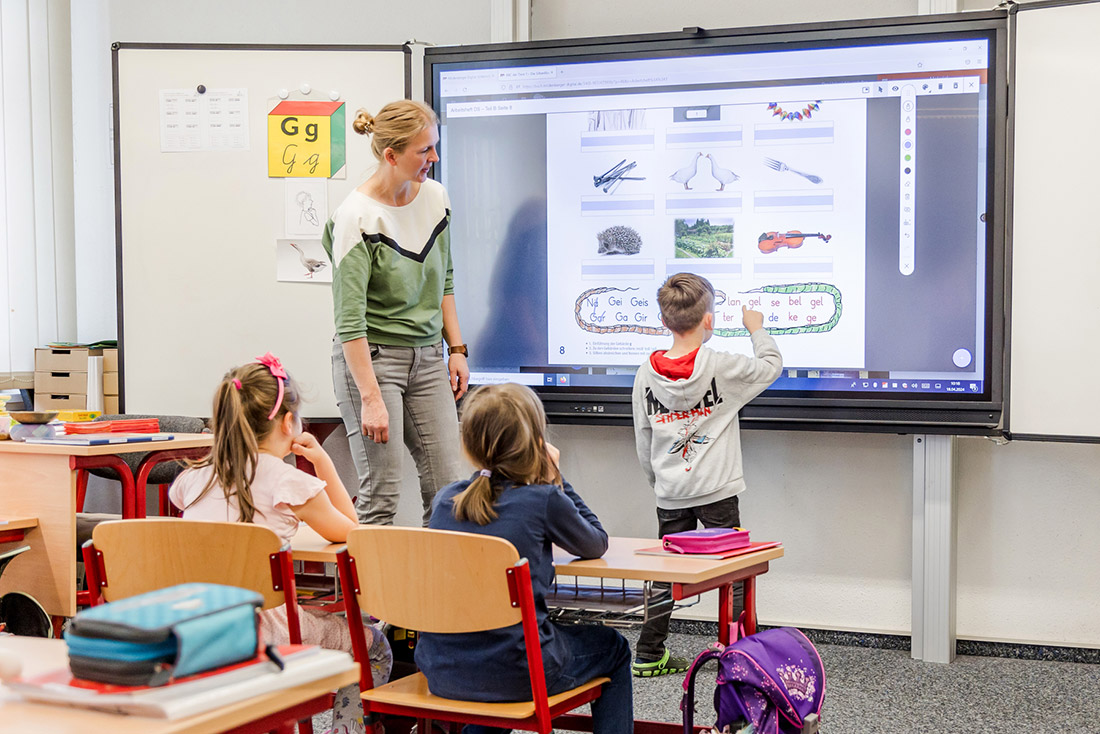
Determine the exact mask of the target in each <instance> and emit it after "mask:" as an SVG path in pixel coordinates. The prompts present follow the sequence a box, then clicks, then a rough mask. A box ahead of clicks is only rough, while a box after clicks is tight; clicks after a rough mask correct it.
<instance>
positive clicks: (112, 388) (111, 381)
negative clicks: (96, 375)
mask: <svg viewBox="0 0 1100 734" xmlns="http://www.w3.org/2000/svg"><path fill="white" fill-rule="evenodd" d="M103 394H104V395H118V373H117V372H104V373H103Z"/></svg>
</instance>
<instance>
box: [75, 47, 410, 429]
mask: <svg viewBox="0 0 1100 734" xmlns="http://www.w3.org/2000/svg"><path fill="white" fill-rule="evenodd" d="M114 63H115V145H116V148H115V149H116V162H115V166H116V168H115V186H116V206H117V213H116V216H117V219H118V221H117V237H118V258H119V262H118V277H119V291H118V295H119V299H120V303H119V304H118V306H119V308H118V310H119V341H120V347H121V350H120V360H121V363H120V372H121V373H122V374H121V375H120V378H121V382H122V384H121V388H122V401H123V408H122V409H123V410H125V411H126V412H129V413H151V414H162V415H195V416H209V415H210V413H211V399H212V396H213V394H214V387H215V386H216V385H217V383H218V382H219V381H220V379H221V377H222V375H223V374H224V373H225V372H226V370H228V369H229V368H231V367H233V366H236V365H238V364H242V363H245V362H249V361H251V360H252V359H253V358H254V357H256V356H257V355H261V354H264V353H265V352H268V351H270V352H273V353H274V354H276V355H277V356H279V357H280V358H281V359H282V362H283V364H284V366H285V367H286V368H287V370H288V371H289V372H290V374H291V375H292V376H293V377H294V378H295V379H296V380H297V381H298V382H299V383H300V385H301V387H302V392H303V397H304V405H303V414H304V415H305V416H307V417H332V416H336V415H338V411H337V408H336V399H335V396H334V394H333V388H332V377H331V367H330V357H331V353H332V337H333V334H334V327H333V316H332V292H331V286H329V285H328V284H327V283H313V282H279V281H277V280H276V241H277V240H280V239H286V237H285V230H286V227H287V224H286V217H285V214H286V208H287V207H286V204H287V202H286V183H285V179H282V178H268V174H267V163H268V154H267V114H268V112H269V111H270V110H271V109H272V108H273V107H274V106H275V104H276V103H278V102H280V101H282V100H281V99H280V98H279V96H278V95H279V92H280V90H287V92H288V93H289V99H291V100H294V99H306V100H313V101H328V100H329V99H330V97H329V93H330V91H335V92H336V93H337V94H338V99H339V100H342V101H345V102H346V107H345V116H344V117H345V124H346V127H347V130H346V140H347V146H346V151H347V164H346V167H345V169H344V170H345V172H346V178H343V179H339V178H333V179H328V180H327V182H325V183H322V184H319V185H321V186H322V187H323V188H324V189H325V190H326V193H327V209H326V210H324V211H319V212H318V214H319V216H320V221H321V222H322V223H323V222H324V220H325V219H327V218H328V215H329V213H330V212H331V211H332V209H333V208H335V207H336V206H337V205H338V204H339V203H340V202H341V201H342V200H343V198H344V197H345V196H346V195H347V194H348V192H350V191H351V189H353V188H355V187H356V186H357V185H358V184H359V183H361V182H362V181H363V180H364V179H365V178H366V177H367V175H369V173H370V171H371V169H372V168H373V166H374V165H375V161H374V157H373V155H372V154H371V152H370V141H369V139H368V138H365V137H362V136H359V135H356V134H355V133H354V132H353V131H352V129H351V122H352V120H353V119H354V117H355V111H356V110H357V109H358V108H360V107H365V108H367V109H368V110H370V111H371V112H376V111H377V110H378V109H379V108H380V107H381V106H382V105H384V104H386V103H387V102H390V101H392V100H395V99H400V98H403V97H405V96H407V87H408V82H407V78H408V71H409V70H408V66H407V54H406V53H405V51H404V48H403V47H400V46H369V47H350V46H344V47H339V46H325V47H283V48H276V47H252V46H249V47H228V46H201V47H186V46H175V45H173V46H152V45H130V44H120V45H118V46H116V48H115V59H114ZM303 84H308V85H309V86H310V87H311V91H310V92H309V93H308V94H303V93H302V91H301V88H302V85H303ZM199 85H203V86H204V87H205V88H206V89H207V90H220V89H244V90H247V95H248V110H247V117H248V123H249V148H248V150H234V151H201V152H161V127H160V123H161V116H160V110H161V106H160V99H161V91H162V90H172V89H185V90H191V89H197V87H198V86H199ZM77 158H78V160H79V151H77Z"/></svg>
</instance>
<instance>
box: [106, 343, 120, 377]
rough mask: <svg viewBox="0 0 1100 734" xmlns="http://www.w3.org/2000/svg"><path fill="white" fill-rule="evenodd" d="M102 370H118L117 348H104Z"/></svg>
mask: <svg viewBox="0 0 1100 734" xmlns="http://www.w3.org/2000/svg"><path fill="white" fill-rule="evenodd" d="M103 371H104V372H118V350H117V349H104V350H103Z"/></svg>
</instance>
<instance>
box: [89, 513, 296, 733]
mask: <svg viewBox="0 0 1100 734" xmlns="http://www.w3.org/2000/svg"><path fill="white" fill-rule="evenodd" d="M83 552H84V568H85V573H86V574H87V577H88V589H89V591H90V594H91V597H92V600H91V603H92V604H93V605H96V604H100V603H102V602H104V601H114V600H116V599H126V598H128V597H131V596H134V595H136V594H143V593H145V592H147V591H154V590H156V589H163V588H164V587H166V586H175V585H176V584H185V583H195V582H202V583H210V584H224V585H226V586H239V587H242V588H245V589H251V590H252V591H255V592H257V593H259V594H260V595H261V596H263V598H264V602H263V608H264V609H274V608H275V607H278V606H280V605H283V604H285V605H286V618H287V624H288V627H289V630H288V631H289V633H290V641H291V642H292V643H294V644H300V643H301V642H302V631H301V627H300V625H299V621H298V599H297V594H296V589H295V586H294V566H293V561H292V559H291V555H290V550H289V549H287V550H283V549H282V541H280V539H279V536H278V535H276V534H275V532H274V531H273V530H271V529H269V528H265V527H263V526H262V525H252V524H250V523H234V522H198V521H195V520H179V519H166V518H158V519H150V520H114V521H108V522H104V523H100V524H99V525H97V526H96V528H95V530H93V531H92V539H91V540H90V541H88V542H87V543H85V544H84V547H83ZM299 731H301V732H310V733H312V731H313V725H312V722H311V721H310V720H303V721H302V722H300V723H299Z"/></svg>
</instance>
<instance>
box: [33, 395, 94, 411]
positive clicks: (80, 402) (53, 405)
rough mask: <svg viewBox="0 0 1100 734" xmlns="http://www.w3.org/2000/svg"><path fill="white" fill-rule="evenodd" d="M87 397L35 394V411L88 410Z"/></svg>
mask: <svg viewBox="0 0 1100 734" xmlns="http://www.w3.org/2000/svg"><path fill="white" fill-rule="evenodd" d="M87 408H88V396H87V395H64V394H59V393H48V392H42V393H40V392H38V391H35V393H34V409H35V410H86V409H87Z"/></svg>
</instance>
